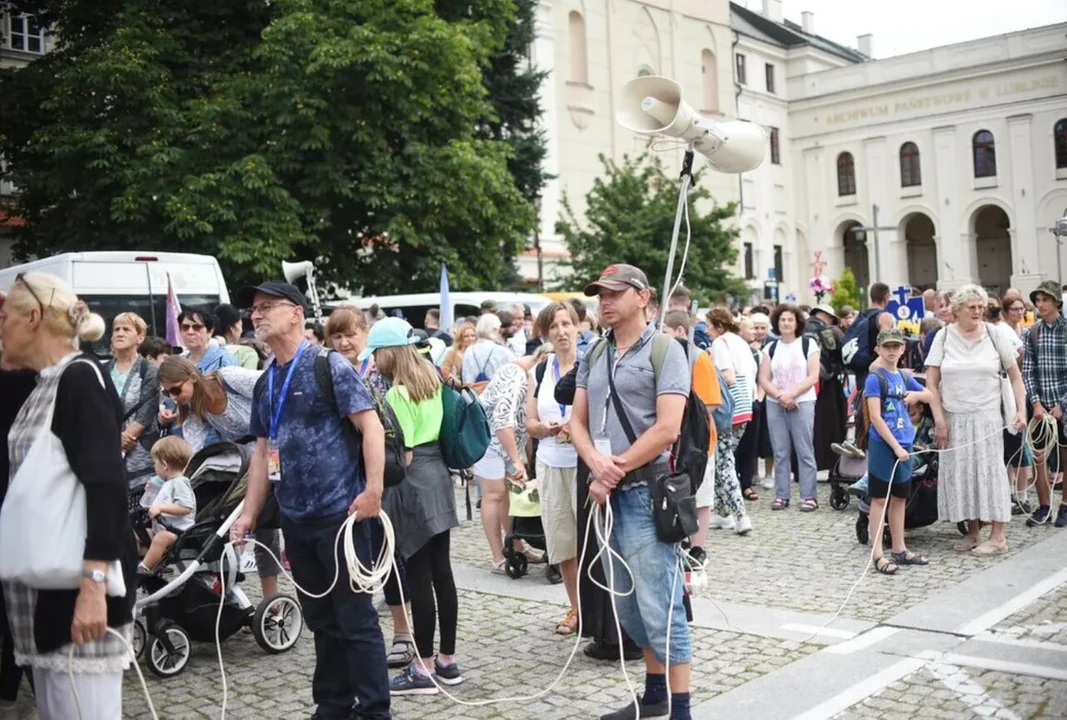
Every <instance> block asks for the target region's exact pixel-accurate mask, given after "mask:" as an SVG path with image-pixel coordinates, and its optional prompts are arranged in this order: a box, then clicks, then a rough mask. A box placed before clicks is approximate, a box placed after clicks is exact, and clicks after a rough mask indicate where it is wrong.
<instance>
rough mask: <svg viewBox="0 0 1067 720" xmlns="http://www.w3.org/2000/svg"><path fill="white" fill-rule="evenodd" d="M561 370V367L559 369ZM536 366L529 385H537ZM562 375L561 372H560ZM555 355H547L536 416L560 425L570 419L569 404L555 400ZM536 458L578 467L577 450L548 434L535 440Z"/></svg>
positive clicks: (558, 466) (556, 466)
mask: <svg viewBox="0 0 1067 720" xmlns="http://www.w3.org/2000/svg"><path fill="white" fill-rule="evenodd" d="M560 370H561V371H562V368H561V369H560ZM536 372H537V367H536V366H534V368H533V370H531V371H530V385H531V386H533V387H535V388H536V387H537V375H536ZM561 377H562V374H561ZM555 392H556V356H555V355H554V354H553V355H547V356H546V364H545V376H544V377H543V378H542V379H541V389H540V390H538V391H537V417H538V418H539V419H540V420H541V422H556V423H559V424H560V425H562V424H563V423H565V422H567V421H568V420H570V419H571V408H570V406H569V405H564V406H562V409H561V408H560V404H559V403H558V402H556V398H555V397H554V395H555ZM537 459H538V460H540V461H541V462H543V463H544V464H545V465H548V466H549V467H554V468H573V467H578V451H577V450H575V449H574V445H572V444H571V443H558V442H556V438H554V437H552V436H548V437H545V438H541V439H540V440H538V441H537Z"/></svg>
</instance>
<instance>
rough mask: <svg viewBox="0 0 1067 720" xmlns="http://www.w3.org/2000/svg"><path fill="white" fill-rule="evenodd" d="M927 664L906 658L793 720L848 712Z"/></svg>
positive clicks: (819, 718) (824, 719)
mask: <svg viewBox="0 0 1067 720" xmlns="http://www.w3.org/2000/svg"><path fill="white" fill-rule="evenodd" d="M925 664H926V661H925V660H919V659H917V658H905V659H903V660H901V661H900V662H898V663H894V664H893V665H890V666H889V667H887V668H886V669H885V670H882V671H881V672H879V673H876V674H874V675H872V676H870V677H869V678H867V679H866V680H862V681H861V682H858V683H856V684H855V685H852V686H851V687H849V688H848V689H846V690H845V691H844V692H842V693H838V694H837V695H835V696H834V697H832V698H830V699H829V700H827V701H826V702H823V703H820V704H819V705H816V706H815V707H813V708H812V709H811V710H808V711H807V712H805V713H801V714H800V715H796V716H794V717H793V720H828V719H829V718H832V717H833V716H834V715H837V714H838V713H840V712H843V711H845V710H847V709H848V708H850V707H852V706H853V705H855V704H856V703H859V702H863V701H864V700H866V699H867V698H869V697H870V696H871V695H874V694H875V693H876V692H878V691H879V690H882V689H883V688H885V687H886V686H888V685H891V684H893V683H895V682H896V681H897V680H900V679H901V678H903V677H906V676H908V675H911V674H912V673H913V672H915V671H916V670H918V669H920V668H921V667H922V666H923V665H925Z"/></svg>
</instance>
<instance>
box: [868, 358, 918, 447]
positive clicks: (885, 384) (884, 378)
mask: <svg viewBox="0 0 1067 720" xmlns="http://www.w3.org/2000/svg"><path fill="white" fill-rule="evenodd" d="M874 374H875V375H876V376H877V377H878V385H879V387H880V389H881V391H882V402H885V401H886V400H888V399H890V398H896V399H897V400H903V399H904V395H905V393H907V391H908V383H907V379H906V378H905V381H904V385H903V388H904V389H903V391H899V392H894V393H890V392H889V376H888V375H886V371H885V370H883V369H882V368H877V369H875V371H874ZM897 374H898V375H900V376H901V377H904V373H902V372H900V368H897ZM859 402H860V415H859V427H857V428H856V442H855V445H856V447H858V448H860V449H861V450H866V449H867V441H868V439H869V438H870V433H869V431H870V429H871V417H870V414H869V413H868V412H867V398H866V397H865V396H864V394H863V388H862V387H861V388H859Z"/></svg>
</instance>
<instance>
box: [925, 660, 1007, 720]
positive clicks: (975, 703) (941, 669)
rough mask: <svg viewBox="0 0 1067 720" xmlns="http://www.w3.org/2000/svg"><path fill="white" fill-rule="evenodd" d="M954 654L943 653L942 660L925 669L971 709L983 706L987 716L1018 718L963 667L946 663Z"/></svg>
mask: <svg viewBox="0 0 1067 720" xmlns="http://www.w3.org/2000/svg"><path fill="white" fill-rule="evenodd" d="M956 657H958V656H955V655H945V656H943V658H942V662H932V663H930V664H929V665H928V666H927V669H929V670H930V672H932V673H933V674H934V675H935V676H936V677H937V679H938V680H940V681H941V683H942V684H943V685H944V686H945V687H947V688H948V689H949V690H951V691H952V692H954V693H956V695H958V696H959V698H960V700H961V701H962V702H963V704H964V705H966V706H967V707H969V708H971V709H976V708H979V707H984V708H985V709H986V710H987V711H989V712H988V714H986V713H985V712H983V713H981V714H982V715H986V716H987V717H992V716H993V715H994V714H995V715H996V716H997V717H998V718H1003V719H1004V720H1020V718H1019V716H1018V715H1016V714H1015V713H1013V712H1012V711H1011V710H1008V709H1007V708H1005V707H1004V706H1003V705H1001V704H1000V703H999V702H997V701H996V700H994V699H993V698H992V697H990V695H989V693H987V692H986V691H985V688H983V687H982V686H981V685H979V684H978V683H976V682H975V681H974V680H971V678H970V676H968V675H967V673H966V671H964V670H963V668H960V667H956V666H955V665H952V664H948V663H951V662H953V660H952V659H950V658H956Z"/></svg>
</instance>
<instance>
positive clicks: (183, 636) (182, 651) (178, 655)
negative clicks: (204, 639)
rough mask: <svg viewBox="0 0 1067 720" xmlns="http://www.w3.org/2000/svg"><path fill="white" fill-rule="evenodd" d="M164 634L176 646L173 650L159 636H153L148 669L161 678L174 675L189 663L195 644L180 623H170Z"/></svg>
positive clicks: (149, 649)
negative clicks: (168, 648)
mask: <svg viewBox="0 0 1067 720" xmlns="http://www.w3.org/2000/svg"><path fill="white" fill-rule="evenodd" d="M163 634H164V635H166V637H167V641H168V642H169V643H170V645H171V646H172V647H173V648H174V651H173V652H171V651H170V650H167V646H166V645H164V644H163V641H162V640H160V639H159V638H158V637H153V638H152V642H151V643H150V644H149V646H148V669H149V670H151V671H152V672H153V673H155V674H156V675H158V676H159V677H161V678H169V677H174V676H175V675H177V674H178V673H180V672H181V671H182V670H184V669H185V666H186V665H188V664H189V658H190V656H191V655H192V654H193V644H192V642H191V641H190V640H189V634H188V633H187V632H185V630H183V629H182V628H181V627H179V626H178V625H168V626H167V627H166V628H165V629H164V630H163Z"/></svg>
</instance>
